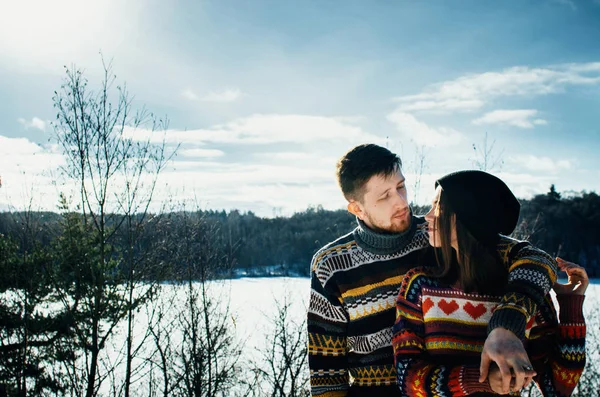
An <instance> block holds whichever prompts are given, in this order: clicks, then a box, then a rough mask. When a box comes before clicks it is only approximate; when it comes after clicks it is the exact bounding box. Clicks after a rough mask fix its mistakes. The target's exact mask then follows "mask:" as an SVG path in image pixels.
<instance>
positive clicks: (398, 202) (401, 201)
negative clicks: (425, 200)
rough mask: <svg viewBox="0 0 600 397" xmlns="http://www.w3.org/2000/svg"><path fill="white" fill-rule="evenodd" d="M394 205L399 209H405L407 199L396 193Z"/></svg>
mask: <svg viewBox="0 0 600 397" xmlns="http://www.w3.org/2000/svg"><path fill="white" fill-rule="evenodd" d="M394 205H395V206H396V207H398V208H400V209H404V208H407V207H408V198H407V197H406V196H404V195H403V194H402V193H401V192H396V197H395V203H394Z"/></svg>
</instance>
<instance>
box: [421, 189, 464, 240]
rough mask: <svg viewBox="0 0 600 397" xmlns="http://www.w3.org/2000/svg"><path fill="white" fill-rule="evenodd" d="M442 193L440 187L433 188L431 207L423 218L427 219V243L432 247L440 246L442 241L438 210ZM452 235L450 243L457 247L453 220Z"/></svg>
mask: <svg viewBox="0 0 600 397" xmlns="http://www.w3.org/2000/svg"><path fill="white" fill-rule="evenodd" d="M441 194H442V187H441V186H438V187H437V189H435V195H434V197H433V200H432V201H431V209H430V210H429V212H428V213H427V214H426V215H425V220H426V221H427V233H428V234H429V244H431V246H432V247H436V248H440V247H441V246H442V241H441V238H440V229H439V221H438V219H439V217H440V215H441V212H440V196H441ZM451 234H452V236H451V237H450V245H452V247H454V248H455V249H457V243H456V228H455V225H454V222H452V230H451Z"/></svg>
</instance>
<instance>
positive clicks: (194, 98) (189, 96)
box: [181, 88, 199, 101]
mask: <svg viewBox="0 0 600 397" xmlns="http://www.w3.org/2000/svg"><path fill="white" fill-rule="evenodd" d="M181 95H182V96H183V97H184V98H185V99H188V100H190V101H197V100H198V99H199V98H198V95H196V93H195V92H194V91H192V89H191V88H186V89H185V90H183V91H181Z"/></svg>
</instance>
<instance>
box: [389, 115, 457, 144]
mask: <svg viewBox="0 0 600 397" xmlns="http://www.w3.org/2000/svg"><path fill="white" fill-rule="evenodd" d="M387 119H388V120H389V121H391V122H392V123H394V125H395V126H396V129H397V130H398V131H400V133H401V134H402V135H403V136H404V137H406V138H408V139H412V140H413V141H414V142H415V144H416V145H419V146H420V145H423V146H450V145H455V144H457V143H459V142H460V141H461V140H462V134H461V133H460V132H458V131H456V130H454V129H452V128H447V127H439V128H433V127H430V126H428V125H427V124H425V123H424V122H422V121H419V120H417V119H416V118H415V116H413V115H412V114H410V113H406V112H401V111H396V112H393V113H391V114H389V115H388V116H387Z"/></svg>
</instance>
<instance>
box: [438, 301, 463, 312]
mask: <svg viewBox="0 0 600 397" xmlns="http://www.w3.org/2000/svg"><path fill="white" fill-rule="evenodd" d="M438 306H439V307H440V309H442V311H443V312H444V313H446V315H448V316H449V315H450V314H452V313H454V312H455V311H457V310H458V303H456V301H453V300H452V301H450V302H448V301H447V300H446V299H442V300H441V301H439V302H438Z"/></svg>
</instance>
